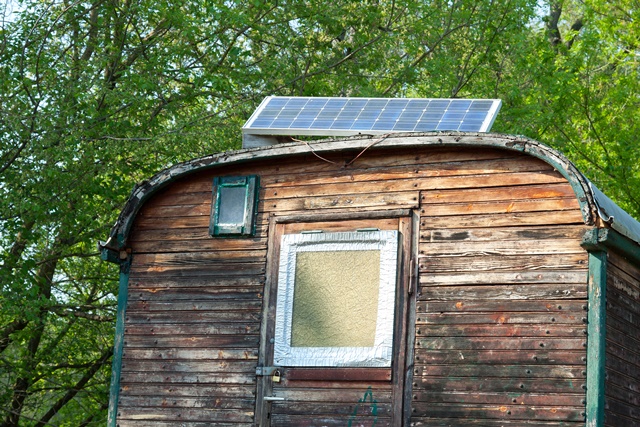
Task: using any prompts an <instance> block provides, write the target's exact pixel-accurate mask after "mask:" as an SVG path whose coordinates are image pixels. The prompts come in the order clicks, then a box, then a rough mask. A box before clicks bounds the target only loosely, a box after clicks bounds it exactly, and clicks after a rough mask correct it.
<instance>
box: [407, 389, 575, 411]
mask: <svg viewBox="0 0 640 427" xmlns="http://www.w3.org/2000/svg"><path fill="white" fill-rule="evenodd" d="M585 397H586V396H585V393H584V391H583V392H582V393H580V392H579V391H576V392H575V393H562V394H555V393H544V394H542V393H487V392H478V393H456V392H429V391H422V390H420V391H415V392H413V393H412V396H411V398H412V400H414V401H417V402H421V403H427V402H432V403H467V404H489V405H532V406H540V405H548V404H549V403H553V404H554V405H557V406H574V407H580V406H584V405H585Z"/></svg>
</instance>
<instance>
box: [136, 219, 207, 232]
mask: <svg viewBox="0 0 640 427" xmlns="http://www.w3.org/2000/svg"><path fill="white" fill-rule="evenodd" d="M132 228H133V229H136V230H139V231H140V232H141V233H143V232H145V231H146V230H174V229H185V228H187V229H194V230H193V231H194V232H198V233H201V234H204V233H207V234H208V233H209V216H206V215H198V216H192V217H189V216H162V217H159V216H143V217H136V220H135V223H134V225H133V227H132ZM195 229H199V230H197V231H196V230H195Z"/></svg>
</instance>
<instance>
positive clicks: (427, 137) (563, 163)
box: [99, 132, 640, 250]
mask: <svg viewBox="0 0 640 427" xmlns="http://www.w3.org/2000/svg"><path fill="white" fill-rule="evenodd" d="M372 140H373V142H372ZM374 145H375V146H376V147H377V148H392V147H411V146H434V147H437V146H442V147H456V146H468V147H487V148H498V149H505V150H511V151H518V152H522V153H525V154H528V155H531V156H533V157H536V158H538V159H540V160H542V161H544V162H546V163H548V164H549V165H551V166H553V167H554V168H555V169H556V170H557V171H558V172H559V173H560V174H561V175H562V176H564V177H565V178H566V179H567V181H568V182H569V184H570V185H571V187H572V188H573V190H574V192H575V194H576V197H577V200H578V202H579V204H580V207H581V211H582V216H583V219H584V221H585V224H587V225H593V224H594V223H595V219H596V215H597V212H598V206H597V204H596V202H595V198H594V195H593V191H592V188H591V185H590V182H589V181H588V180H587V179H586V178H585V177H584V175H582V173H581V172H580V171H578V169H577V168H576V167H575V166H574V165H573V163H571V161H569V160H568V159H567V158H566V157H565V156H564V155H562V154H561V153H559V152H558V151H556V150H554V149H552V148H551V147H549V146H547V145H545V144H542V143H540V142H538V141H535V140H533V139H529V138H527V137H523V136H515V135H506V134H497V133H478V132H470V133H468V132H426V133H397V134H387V135H382V136H379V135H376V136H372V135H362V136H357V137H352V138H336V139H325V140H318V141H309V142H304V143H301V142H292V143H284V144H278V145H273V146H266V147H257V148H250V149H243V150H237V151H229V152H224V153H217V154H212V155H208V156H204V157H200V158H197V159H194V160H190V161H187V162H183V163H179V164H176V165H174V166H171V167H169V168H167V169H164V170H162V171H160V172H158V173H157V174H155V175H154V176H153V177H151V178H150V179H149V180H147V181H144V182H142V183H140V184H138V185H137V186H136V187H135V188H134V189H133V191H132V193H131V195H130V196H129V199H128V200H127V202H126V204H125V206H124V207H123V209H122V211H121V213H120V215H119V217H118V220H117V221H116V223H115V224H114V226H113V227H112V229H111V233H110V235H109V238H108V240H107V241H106V242H100V243H99V246H100V247H101V248H107V249H110V250H121V249H123V248H124V247H126V244H127V240H128V235H129V231H130V229H131V225H132V223H133V220H134V218H135V217H136V215H137V213H138V211H139V210H140V208H141V207H142V205H143V204H144V202H145V201H146V200H147V199H149V198H150V197H151V196H152V195H153V194H155V193H156V192H157V191H159V190H160V189H162V188H164V187H165V186H167V185H169V184H170V183H171V182H173V181H175V180H177V179H179V178H183V177H185V176H187V175H189V174H192V173H195V172H199V171H202V170H207V169H213V168H216V167H221V166H226V165H229V164H234V163H237V164H239V163H245V162H249V161H252V160H266V159H270V158H277V157H282V156H286V155H295V154H305V153H322V152H331V151H338V150H352V151H357V150H361V151H364V150H365V149H367V148H369V147H372V146H374ZM611 203H613V202H611ZM618 209H620V208H618ZM633 240H635V241H636V242H637V241H638V240H640V237H636V238H634V239H633Z"/></svg>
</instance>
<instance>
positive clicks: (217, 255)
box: [134, 248, 267, 268]
mask: <svg viewBox="0 0 640 427" xmlns="http://www.w3.org/2000/svg"><path fill="white" fill-rule="evenodd" d="M266 256H267V251H266V248H265V249H258V250H236V251H228V250H222V251H206V252H179V253H149V254H135V255H134V257H135V263H136V266H138V267H141V268H142V267H148V268H153V267H155V266H159V267H165V266H166V267H172V266H176V267H185V268H189V267H192V266H194V265H196V266H197V265H199V264H206V265H208V264H210V263H223V262H224V263H252V262H253V263H256V262H265V259H266Z"/></svg>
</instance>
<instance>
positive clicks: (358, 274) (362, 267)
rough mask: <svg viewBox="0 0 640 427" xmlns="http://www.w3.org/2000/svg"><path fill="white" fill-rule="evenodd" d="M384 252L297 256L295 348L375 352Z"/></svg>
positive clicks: (293, 336) (324, 253) (293, 315)
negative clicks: (367, 349) (334, 348)
mask: <svg viewBox="0 0 640 427" xmlns="http://www.w3.org/2000/svg"><path fill="white" fill-rule="evenodd" d="M379 287H380V251H339V252H300V253H298V254H297V260H296V271H295V291H294V296H293V314H292V325H291V346H292V347H373V345H374V343H375V334H376V321H377V315H378V289H379Z"/></svg>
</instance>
